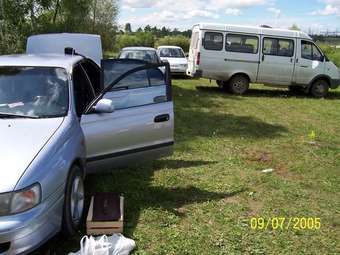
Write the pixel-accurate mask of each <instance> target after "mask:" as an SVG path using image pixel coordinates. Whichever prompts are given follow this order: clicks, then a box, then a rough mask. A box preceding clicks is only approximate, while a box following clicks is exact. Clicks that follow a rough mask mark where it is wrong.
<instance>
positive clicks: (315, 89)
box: [310, 79, 329, 98]
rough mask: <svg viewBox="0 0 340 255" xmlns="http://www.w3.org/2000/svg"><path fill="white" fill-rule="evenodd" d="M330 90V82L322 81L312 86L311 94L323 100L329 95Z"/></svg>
mask: <svg viewBox="0 0 340 255" xmlns="http://www.w3.org/2000/svg"><path fill="white" fill-rule="evenodd" d="M328 90H329V85H328V82H327V81H326V80H322V79H320V80H317V81H315V82H314V83H313V84H312V86H311V88H310V94H311V95H312V96H313V97H316V98H323V97H325V96H326V95H327V93H328Z"/></svg>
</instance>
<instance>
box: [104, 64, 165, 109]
mask: <svg viewBox="0 0 340 255" xmlns="http://www.w3.org/2000/svg"><path fill="white" fill-rule="evenodd" d="M146 64H147V65H150V64H148V63H146V62H144V61H140V60H131V59H129V60H127V59H125V60H123V59H118V60H104V61H102V68H103V72H104V74H103V77H104V81H103V82H104V87H108V86H109V85H110V84H111V83H112V82H113V81H115V80H116V79H117V78H118V77H120V76H121V75H122V74H123V73H125V72H127V71H129V70H132V69H134V68H136V67H140V66H143V65H146ZM169 91H170V90H169V88H168V85H167V81H166V76H165V74H164V73H163V72H162V71H161V70H160V69H159V68H158V67H152V66H151V67H150V68H147V69H144V70H141V71H137V72H133V73H131V74H129V75H128V76H126V77H125V78H123V79H122V80H120V81H119V82H118V83H117V84H116V85H115V86H113V87H112V88H111V89H110V91H109V93H108V94H107V96H106V97H108V98H110V99H112V101H113V103H114V105H115V109H116V110H120V109H126V108H131V107H137V106H144V105H149V104H156V103H161V102H166V101H168V100H170V92H169Z"/></svg>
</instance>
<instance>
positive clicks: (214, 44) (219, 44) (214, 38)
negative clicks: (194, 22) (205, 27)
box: [204, 32, 223, 50]
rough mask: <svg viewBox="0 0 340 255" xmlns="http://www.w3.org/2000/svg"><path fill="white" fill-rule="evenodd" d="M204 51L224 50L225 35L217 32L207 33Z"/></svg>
mask: <svg viewBox="0 0 340 255" xmlns="http://www.w3.org/2000/svg"><path fill="white" fill-rule="evenodd" d="M204 49H206V50H222V49H223V34H222V33H215V32H206V33H205V34H204Z"/></svg>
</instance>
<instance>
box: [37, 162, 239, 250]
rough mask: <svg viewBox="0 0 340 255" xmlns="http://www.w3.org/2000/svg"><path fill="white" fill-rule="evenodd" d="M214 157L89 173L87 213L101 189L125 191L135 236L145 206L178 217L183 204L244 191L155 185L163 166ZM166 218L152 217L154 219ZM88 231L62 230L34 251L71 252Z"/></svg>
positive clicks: (129, 230) (129, 228)
mask: <svg viewBox="0 0 340 255" xmlns="http://www.w3.org/2000/svg"><path fill="white" fill-rule="evenodd" d="M215 163H216V162H214V161H201V160H192V161H190V160H189V161H187V160H171V159H162V160H156V161H153V162H149V163H145V164H144V165H142V166H139V167H132V168H126V169H117V170H113V171H112V172H110V173H106V174H96V175H94V174H93V175H89V176H88V177H87V179H86V183H85V187H86V189H87V193H86V198H87V203H86V204H87V206H86V209H85V215H87V211H88V206H89V199H90V197H91V196H92V195H94V194H95V193H97V192H115V193H122V194H124V197H125V206H124V207H125V215H124V216H125V220H124V222H125V227H124V234H125V235H126V236H129V237H132V236H133V234H134V231H135V229H136V227H137V225H138V223H140V215H141V213H142V212H143V211H144V210H145V209H150V208H151V209H154V210H163V211H166V212H168V213H171V214H173V215H174V216H176V217H185V215H186V214H185V210H182V209H183V207H185V206H186V205H190V204H196V203H204V202H207V201H216V200H220V199H224V198H227V197H231V196H235V195H237V194H238V193H241V192H243V191H244V189H242V188H240V189H239V190H235V191H232V192H225V193H217V192H210V191H206V190H203V189H199V188H197V187H194V186H186V187H165V186H154V185H153V183H152V182H153V178H154V173H155V172H156V171H159V170H169V171H178V169H182V170H185V169H188V168H192V167H199V166H203V165H211V164H215ZM155 220H158V221H161V223H162V224H163V223H165V225H166V221H167V218H166V217H165V218H164V219H150V221H155ZM83 235H85V224H84V226H83V229H82V230H81V232H79V234H78V235H77V236H75V237H73V238H72V239H70V240H65V238H64V237H63V236H61V235H60V234H59V235H57V236H55V237H54V238H53V239H51V240H50V241H48V242H47V243H46V244H45V245H44V246H43V247H41V248H40V249H39V250H38V251H36V252H34V253H33V254H36V255H38V254H39V255H40V254H46V255H47V254H67V253H68V252H70V251H76V250H79V241H80V239H81V237H82V236H83Z"/></svg>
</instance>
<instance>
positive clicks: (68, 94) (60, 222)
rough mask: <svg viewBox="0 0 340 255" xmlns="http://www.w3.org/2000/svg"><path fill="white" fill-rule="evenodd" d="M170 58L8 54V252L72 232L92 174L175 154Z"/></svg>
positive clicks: (2, 233) (0, 130)
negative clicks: (163, 60) (87, 178)
mask: <svg viewBox="0 0 340 255" xmlns="http://www.w3.org/2000/svg"><path fill="white" fill-rule="evenodd" d="M162 65H163V66H164V64H159V65H152V64H149V63H147V62H144V61H140V60H103V61H102V67H101V68H100V67H99V66H98V65H97V64H96V63H95V62H94V61H92V60H90V59H88V58H86V57H83V56H80V55H77V54H74V51H72V54H71V55H69V54H42V55H38V54H35V55H32V54H30V55H11V56H0V141H1V146H0V254H21V253H24V254H26V253H28V252H30V251H32V250H34V249H35V248H37V247H38V246H40V245H41V244H42V243H43V242H45V241H46V240H48V239H49V238H50V237H52V236H53V235H55V234H56V233H57V232H59V231H60V230H62V231H63V233H64V234H65V235H73V234H74V233H75V232H76V231H77V229H78V227H79V225H80V223H81V220H82V216H83V212H84V194H85V186H84V178H85V175H86V173H89V172H96V171H105V170H110V169H112V168H113V167H119V166H124V165H128V164H129V162H134V163H136V162H138V161H140V160H145V159H154V158H157V157H161V156H164V155H169V154H170V153H171V151H172V145H173V121H174V114H173V102H172V97H171V81H170V78H169V75H167V74H165V75H164V74H163V73H162V72H161V71H160V70H159V69H158V67H159V66H162ZM165 66H166V65H165ZM166 69H169V67H168V66H166Z"/></svg>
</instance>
